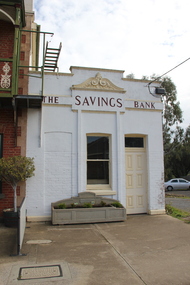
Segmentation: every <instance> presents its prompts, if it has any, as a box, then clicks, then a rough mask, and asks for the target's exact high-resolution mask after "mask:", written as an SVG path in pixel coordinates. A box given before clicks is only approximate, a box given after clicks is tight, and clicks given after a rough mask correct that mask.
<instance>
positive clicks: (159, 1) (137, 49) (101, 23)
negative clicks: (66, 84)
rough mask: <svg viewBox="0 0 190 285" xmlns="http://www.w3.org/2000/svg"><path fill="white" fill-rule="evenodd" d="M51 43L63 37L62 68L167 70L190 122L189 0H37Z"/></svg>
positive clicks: (140, 72) (137, 75)
mask: <svg viewBox="0 0 190 285" xmlns="http://www.w3.org/2000/svg"><path fill="white" fill-rule="evenodd" d="M33 1H34V11H35V22H36V23H37V24H39V25H41V31H43V32H52V33H54V36H53V37H50V36H49V35H47V36H46V40H47V41H49V42H50V43H49V46H51V47H55V48H57V47H59V44H60V42H62V51H61V54H60V58H59V62H58V66H59V72H70V71H69V68H70V66H84V67H97V68H108V69H117V70H124V71H125V73H124V77H125V76H127V75H128V74H131V73H133V74H134V76H135V78H137V79H141V78H142V76H144V75H145V76H151V75H152V74H156V75H158V76H160V75H162V74H164V73H166V72H167V71H169V70H171V69H172V68H174V67H175V66H177V65H179V64H180V63H182V62H184V61H186V62H185V63H183V64H181V65H180V66H179V67H177V68H175V69H174V70H173V71H171V72H169V73H168V74H167V76H169V77H170V78H171V79H172V81H173V82H174V84H175V85H176V88H177V99H178V101H179V102H180V107H181V109H182V111H183V117H184V121H183V124H182V125H181V126H182V127H183V128H184V129H186V128H187V127H188V126H189V125H190V112H189V106H190V76H189V74H190V59H189V58H190V28H189V27H190V17H189V11H190V2H189V0H53V1H50V0H33Z"/></svg>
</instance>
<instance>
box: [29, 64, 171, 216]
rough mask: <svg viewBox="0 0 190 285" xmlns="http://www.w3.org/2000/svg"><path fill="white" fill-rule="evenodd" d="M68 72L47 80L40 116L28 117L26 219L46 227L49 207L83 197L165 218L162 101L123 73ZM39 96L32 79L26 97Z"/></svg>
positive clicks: (142, 83) (31, 112)
mask: <svg viewBox="0 0 190 285" xmlns="http://www.w3.org/2000/svg"><path fill="white" fill-rule="evenodd" d="M70 71H71V72H70V73H58V74H55V73H49V74H48V73H46V74H45V81H44V98H43V104H42V109H41V110H40V109H39V110H37V109H29V110H28V118H27V129H28V130H30V131H29V132H27V151H26V153H27V156H30V157H34V158H35V166H36V175H35V177H33V178H31V179H30V181H28V182H27V211H28V219H29V220H31V221H34V220H39V221H41V220H49V219H50V211H51V203H52V202H56V201H57V200H61V199H66V198H70V197H73V196H78V193H80V192H84V191H91V192H94V193H96V195H102V196H104V197H109V198H113V199H118V200H119V201H120V202H121V203H122V204H123V205H124V206H125V207H126V209H127V214H137V213H149V214H163V213H164V212H165V202H164V190H163V179H164V169H163V142H162V103H161V100H160V96H156V95H155V96H153V95H154V94H153V95H152V94H150V92H149V90H148V88H147V82H145V81H141V80H130V79H126V78H123V71H120V70H108V69H98V68H85V67H71V68H70ZM36 75H38V73H36ZM39 92H40V83H39V80H38V79H37V78H35V77H31V78H30V81H29V93H30V94H32V95H36V96H37V95H38V94H39ZM153 92H154V91H153Z"/></svg>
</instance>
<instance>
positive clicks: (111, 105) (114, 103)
mask: <svg viewBox="0 0 190 285" xmlns="http://www.w3.org/2000/svg"><path fill="white" fill-rule="evenodd" d="M112 100H114V98H110V106H111V107H115V103H114V104H113V105H112V102H111V101H112Z"/></svg>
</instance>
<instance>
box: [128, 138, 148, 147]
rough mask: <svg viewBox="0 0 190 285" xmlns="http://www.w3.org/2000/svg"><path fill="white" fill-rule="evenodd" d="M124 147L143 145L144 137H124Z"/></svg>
mask: <svg viewBox="0 0 190 285" xmlns="http://www.w3.org/2000/svg"><path fill="white" fill-rule="evenodd" d="M125 147H139V148H143V147H144V139H143V138H141V137H125Z"/></svg>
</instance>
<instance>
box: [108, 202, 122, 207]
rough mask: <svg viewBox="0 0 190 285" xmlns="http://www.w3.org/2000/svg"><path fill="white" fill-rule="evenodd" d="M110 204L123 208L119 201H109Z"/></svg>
mask: <svg viewBox="0 0 190 285" xmlns="http://www.w3.org/2000/svg"><path fill="white" fill-rule="evenodd" d="M111 205H112V206H114V207H116V208H123V205H122V204H121V203H119V202H113V203H111Z"/></svg>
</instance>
